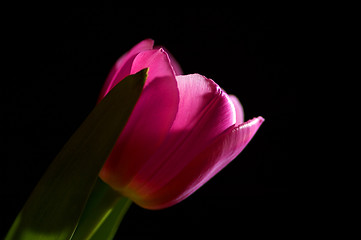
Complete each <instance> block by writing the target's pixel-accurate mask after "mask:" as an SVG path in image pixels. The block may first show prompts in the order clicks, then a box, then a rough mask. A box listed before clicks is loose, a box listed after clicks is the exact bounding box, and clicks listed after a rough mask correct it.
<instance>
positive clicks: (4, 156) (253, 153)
mask: <svg viewBox="0 0 361 240" xmlns="http://www.w3.org/2000/svg"><path fill="white" fill-rule="evenodd" d="M291 15H292V13H290V14H289V16H287V15H286V14H279V13H275V12H272V11H270V12H264V13H260V12H258V13H257V14H245V13H242V12H239V11H238V10H237V9H178V10H175V9H162V8H154V9H123V8H116V7H113V6H99V7H97V8H93V9H88V8H73V9H69V8H67V9H61V11H59V9H57V8H51V9H47V10H41V9H40V8H39V9H38V10H36V9H35V10H34V9H32V10H31V11H21V12H20V11H11V12H10V13H9V14H7V15H6V21H5V22H3V28H2V33H3V34H2V41H3V42H4V43H3V44H2V58H3V60H6V63H5V64H3V66H2V69H3V70H2V80H1V88H0V91H1V102H0V104H1V120H2V122H3V123H2V124H1V153H0V154H1V201H2V205H1V221H2V222H1V235H4V234H5V233H6V231H7V229H8V228H9V227H10V225H11V223H12V221H13V220H14V218H15V217H16V215H17V213H18V212H19V211H20V209H21V207H22V205H23V204H24V202H25V201H26V199H27V197H28V196H29V194H30V193H31V191H32V189H33V188H34V186H35V185H36V183H37V181H38V180H39V179H40V177H41V176H42V174H43V173H44V171H45V170H46V168H47V166H48V165H49V164H50V162H51V161H52V160H53V158H54V157H55V156H56V154H57V153H58V152H59V151H60V149H61V147H62V146H63V144H64V143H65V142H66V141H67V140H68V139H69V137H70V136H71V135H72V134H73V133H74V131H75V130H76V129H77V127H78V126H79V125H80V124H81V122H82V121H83V120H84V119H85V117H86V116H87V114H88V113H89V112H90V111H91V109H92V108H93V107H94V105H95V103H96V100H97V96H98V94H99V91H100V88H101V86H102V84H103V82H104V80H105V78H106V76H107V74H108V72H109V70H110V68H111V67H112V65H113V63H114V62H115V61H116V60H117V58H118V57H120V56H121V55H122V54H123V53H125V52H126V51H128V50H129V49H130V48H131V47H132V46H133V45H135V44H136V43H138V42H139V41H141V40H143V39H145V38H152V39H154V40H155V44H156V45H163V46H165V47H166V48H167V49H168V50H169V51H170V52H171V53H172V54H173V55H174V56H175V58H176V59H177V60H178V62H179V63H180V65H181V66H182V68H183V71H184V73H185V74H189V73H200V74H202V75H205V76H207V77H209V78H212V79H213V80H215V81H216V82H217V83H218V84H219V85H220V86H221V87H222V88H224V89H225V90H226V91H227V92H229V93H231V94H235V95H237V96H238V98H239V99H240V101H241V102H242V104H243V106H244V110H245V117H246V119H250V118H252V117H256V116H263V117H264V118H265V119H266V121H265V122H264V124H263V125H262V126H261V128H260V129H259V131H258V133H257V134H256V136H255V137H254V139H253V140H252V141H251V142H250V144H249V145H248V146H247V147H246V149H245V150H244V151H243V152H242V153H241V154H240V156H239V157H237V158H236V159H235V160H234V161H233V162H232V163H231V164H230V165H229V166H227V167H226V168H225V169H224V170H223V171H221V172H220V173H219V174H218V175H216V176H215V177H214V178H213V179H211V180H210V181H209V182H208V183H207V184H205V185H204V186H203V187H202V188H200V189H199V190H198V191H196V192H195V193H194V194H193V195H192V196H190V197H189V198H188V199H186V200H184V201H183V202H181V203H179V204H177V205H176V206H173V207H171V208H168V209H164V210H159V211H150V210H144V209H141V208H139V207H138V206H136V205H132V206H131V208H130V210H129V211H128V213H127V214H126V216H125V218H124V220H123V223H122V224H121V227H120V229H119V232H118V234H119V236H122V235H136V234H148V236H152V235H154V236H161V235H164V236H167V234H168V233H170V232H172V233H177V234H178V233H195V232H197V233H212V234H213V233H215V232H217V233H226V232H229V233H232V234H233V233H237V234H239V235H240V236H242V235H244V234H256V235H257V234H269V233H271V232H272V233H276V234H277V235H279V234H285V232H286V230H289V229H292V228H293V226H294V224H295V219H297V215H298V213H297V211H298V210H297V209H298V208H297V206H296V205H294V202H293V200H294V199H293V195H292V193H293V191H294V186H293V185H292V180H291V176H292V175H293V170H292V169H291V165H290V162H292V161H293V157H294V156H293V151H292V149H293V141H291V135H292V132H293V116H294V115H295V114H296V103H295V99H296V87H295V86H296V84H295V81H294V80H293V73H292V71H291V69H292V64H294V63H293V62H292V54H293V53H294V51H295V50H294V49H295V46H294V43H293V40H294V39H293V34H292V32H293V30H294V28H295V26H294V25H293V24H294V23H293V21H292V20H291V17H290V16H291Z"/></svg>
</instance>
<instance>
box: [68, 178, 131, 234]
mask: <svg viewBox="0 0 361 240" xmlns="http://www.w3.org/2000/svg"><path fill="white" fill-rule="evenodd" d="M130 204H131V201H130V200H129V199H127V198H125V197H123V196H122V195H120V194H119V193H118V192H116V191H114V190H113V189H112V188H111V187H109V186H108V185H107V184H105V183H103V182H102V181H101V180H100V179H98V180H97V183H96V185H95V186H94V189H93V192H92V193H91V195H90V197H89V199H88V202H87V205H86V206H85V209H84V212H83V214H82V216H81V218H80V220H79V223H78V226H77V228H76V230H75V232H74V234H73V236H72V238H71V240H90V239H91V240H93V239H97V238H98V237H96V235H99V233H98V234H97V232H101V235H107V236H101V237H102V239H112V238H113V236H114V234H115V232H116V230H117V228H118V226H119V224H120V222H121V220H122V218H123V216H124V215H125V213H126V211H127V210H128V208H129V206H130ZM108 218H109V219H108Z"/></svg>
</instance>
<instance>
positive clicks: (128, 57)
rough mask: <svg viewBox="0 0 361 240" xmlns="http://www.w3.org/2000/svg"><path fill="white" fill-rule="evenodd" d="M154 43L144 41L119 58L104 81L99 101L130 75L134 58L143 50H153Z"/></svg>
mask: <svg viewBox="0 0 361 240" xmlns="http://www.w3.org/2000/svg"><path fill="white" fill-rule="evenodd" d="M153 44H154V41H153V40H152V39H145V40H143V41H141V42H140V43H138V44H137V45H135V46H134V47H133V48H132V49H131V50H129V51H128V52H127V53H125V54H124V55H123V56H121V57H120V58H119V59H118V60H117V62H116V63H115V64H114V66H113V68H112V69H111V70H110V73H109V75H108V77H107V79H106V80H105V83H104V85H103V88H102V90H101V92H100V96H99V101H100V100H101V99H102V98H103V97H104V96H105V95H106V94H107V93H108V92H109V91H110V90H111V89H112V88H113V87H114V86H115V85H117V83H119V82H120V81H121V80H123V78H125V77H126V76H127V75H129V74H130V68H131V66H132V62H133V60H134V58H135V56H136V55H137V54H138V53H140V52H142V51H145V50H149V49H153Z"/></svg>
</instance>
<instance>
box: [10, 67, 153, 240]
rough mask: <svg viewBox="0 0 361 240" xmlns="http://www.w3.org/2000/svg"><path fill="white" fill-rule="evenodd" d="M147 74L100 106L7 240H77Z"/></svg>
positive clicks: (131, 79)
mask: <svg viewBox="0 0 361 240" xmlns="http://www.w3.org/2000/svg"><path fill="white" fill-rule="evenodd" d="M147 72H148V69H143V70H141V71H139V72H138V73H136V74H134V75H130V76H128V77H126V78H125V79H124V80H123V81H121V82H120V83H119V84H118V85H117V86H115V87H114V88H113V89H112V90H111V91H110V92H109V93H108V94H107V96H106V97H105V98H104V99H103V100H102V101H101V102H100V103H99V104H98V105H96V106H95V108H94V109H93V111H92V112H91V113H90V114H89V116H88V117H87V118H86V120H85V121H84V122H83V123H82V125H81V126H80V127H79V129H78V130H77V131H76V132H75V133H74V135H73V136H72V137H71V138H70V140H69V141H68V142H67V143H66V144H65V146H64V147H63V149H62V150H61V151H60V153H59V154H58V155H57V156H56V158H55V159H54V161H53V162H52V164H51V165H50V166H49V168H48V170H47V171H46V172H45V174H44V176H43V177H42V178H41V180H40V181H39V183H38V185H37V186H36V187H35V189H34V191H33V192H32V194H31V196H30V198H29V199H28V201H27V202H26V204H25V206H24V207H23V209H22V210H21V212H20V213H19V215H18V216H17V218H16V219H15V222H14V223H13V225H12V227H11V228H10V230H9V232H8V235H7V236H6V238H5V239H6V240H11V239H16V240H18V239H21V240H27V239H31V240H34V239H37V240H55V239H56V240H63V239H70V238H71V237H72V235H73V233H74V231H75V228H76V226H77V223H78V221H79V218H80V216H81V214H82V211H83V209H84V207H85V204H86V202H87V200H88V197H89V195H90V193H91V191H92V189H93V187H94V184H95V182H96V179H97V176H98V174H99V171H100V169H101V168H102V166H103V164H104V162H105V160H106V159H107V157H108V155H109V154H110V152H111V150H112V148H113V146H114V144H115V142H116V140H117V138H118V136H119V134H120V133H121V131H122V130H123V128H124V126H125V124H126V122H127V120H128V118H129V116H130V114H131V112H132V110H133V108H134V106H135V104H136V102H137V100H138V98H139V96H140V94H141V92H142V89H143V86H144V83H145V80H146V78H147ZM44 101H46V99H45V100H44Z"/></svg>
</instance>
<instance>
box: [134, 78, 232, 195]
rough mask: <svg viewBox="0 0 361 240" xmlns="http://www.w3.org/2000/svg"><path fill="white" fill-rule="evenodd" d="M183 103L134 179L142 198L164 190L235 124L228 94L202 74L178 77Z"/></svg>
mask: <svg viewBox="0 0 361 240" xmlns="http://www.w3.org/2000/svg"><path fill="white" fill-rule="evenodd" d="M176 78H177V82H178V88H179V95H180V102H179V109H178V112H177V116H176V119H175V120H174V123H173V125H172V127H171V129H170V130H169V134H168V136H167V138H166V140H165V142H164V144H163V145H162V146H161V147H160V149H159V150H158V151H157V152H156V153H155V154H154V155H153V156H152V158H151V159H150V160H149V161H148V162H147V163H146V164H145V165H144V166H143V168H142V169H141V171H139V172H138V174H137V176H135V179H134V182H136V183H137V184H139V185H138V186H134V185H133V186H132V189H138V191H139V194H140V195H142V194H143V195H144V194H146V192H149V191H155V190H156V189H158V188H161V187H162V186H163V185H165V184H166V183H167V182H168V181H170V180H171V179H172V178H173V177H174V176H175V175H177V174H178V173H179V172H180V171H181V170H182V169H183V168H184V167H185V166H186V165H187V164H188V163H189V161H191V160H192V159H193V158H194V157H195V156H197V155H198V154H199V153H200V152H201V151H203V150H204V149H205V148H206V147H207V146H208V145H209V144H211V143H212V142H213V141H214V139H216V138H217V137H218V136H219V135H221V134H222V133H223V132H224V131H225V130H227V129H228V128H230V127H231V126H233V125H234V124H235V122H236V116H235V109H234V106H233V104H232V102H231V100H230V99H229V97H228V95H227V94H226V93H224V92H223V91H222V90H221V88H220V87H219V86H218V85H217V84H216V83H215V82H213V81H212V80H210V79H207V78H205V77H204V76H201V75H199V74H191V75H186V76H177V77H176Z"/></svg>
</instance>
